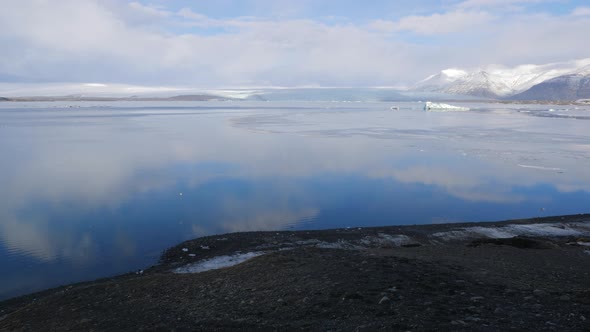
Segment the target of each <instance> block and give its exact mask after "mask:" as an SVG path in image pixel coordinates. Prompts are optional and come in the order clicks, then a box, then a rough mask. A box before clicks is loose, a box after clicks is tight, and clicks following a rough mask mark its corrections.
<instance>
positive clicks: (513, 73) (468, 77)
mask: <svg viewBox="0 0 590 332" xmlns="http://www.w3.org/2000/svg"><path fill="white" fill-rule="evenodd" d="M572 75H577V76H576V77H578V76H579V77H580V80H581V81H582V83H580V84H582V86H578V85H579V84H578V85H576V84H573V83H571V81H572V79H573V78H572V77H571V76H572ZM558 77H562V79H560V80H557V81H552V82H551V86H552V88H551V90H552V91H554V93H553V94H552V95H553V96H554V97H555V98H558V99H559V100H572V99H573V98H574V96H575V98H576V99H580V98H590V92H588V91H587V89H586V88H585V85H584V83H583V82H585V81H584V80H583V78H584V77H590V58H586V59H580V60H574V61H568V62H556V63H549V64H544V65H530V64H529V65H519V66H516V67H505V66H499V65H488V66H484V67H481V68H476V69H474V70H465V69H460V68H449V69H444V70H442V71H440V72H439V73H437V74H434V75H430V76H429V77H427V78H426V79H424V80H421V81H419V82H418V83H416V84H415V85H414V86H412V87H411V88H410V90H411V91H419V92H438V93H448V94H455V95H468V96H476V97H483V98H490V99H511V98H512V97H516V98H517V99H519V100H522V98H525V96H530V97H534V96H540V97H542V95H539V94H535V93H529V94H526V93H525V92H526V91H528V90H530V89H532V88H534V87H536V86H537V85H539V84H543V83H546V82H548V81H549V80H552V79H555V78H558ZM568 77H570V79H567V78H568ZM580 80H578V81H580ZM578 81H576V82H578ZM558 85H559V87H558ZM546 86H547V84H545V85H544V86H543V87H545V89H546ZM543 87H541V88H539V87H538V88H535V90H534V91H540V90H541V89H542V88H543ZM568 89H569V90H568ZM572 89H573V90H576V91H572ZM557 91H560V92H559V93H558V92H557ZM532 99H537V98H532Z"/></svg>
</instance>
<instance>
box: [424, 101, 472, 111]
mask: <svg viewBox="0 0 590 332" xmlns="http://www.w3.org/2000/svg"><path fill="white" fill-rule="evenodd" d="M424 110H425V111H469V108H468V107H461V106H454V105H449V104H441V103H433V102H430V101H427V102H426V104H425V105H424Z"/></svg>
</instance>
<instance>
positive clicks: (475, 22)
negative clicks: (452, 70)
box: [376, 10, 493, 35]
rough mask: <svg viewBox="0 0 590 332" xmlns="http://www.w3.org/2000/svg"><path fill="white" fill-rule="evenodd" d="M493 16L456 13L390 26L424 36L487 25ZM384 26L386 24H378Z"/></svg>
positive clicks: (411, 20) (412, 19) (421, 17)
mask: <svg viewBox="0 0 590 332" xmlns="http://www.w3.org/2000/svg"><path fill="white" fill-rule="evenodd" d="M492 19H493V16H492V15H491V14H489V13H486V12H476V11H462V10H459V11H454V12H447V13H443V14H438V13H437V14H432V15H428V16H407V17H404V18H402V19H401V20H399V21H398V22H395V23H393V24H391V25H390V28H392V29H393V30H394V31H411V32H415V33H418V34H423V35H438V34H448V33H452V32H462V31H466V30H467V29H471V28H473V27H475V26H479V25H482V24H486V23H487V22H489V21H491V20H492ZM376 23H377V24H378V25H379V24H380V25H382V26H384V23H383V22H381V23H379V22H376ZM385 26H386V25H385Z"/></svg>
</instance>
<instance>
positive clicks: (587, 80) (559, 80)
mask: <svg viewBox="0 0 590 332" xmlns="http://www.w3.org/2000/svg"><path fill="white" fill-rule="evenodd" d="M587 98H590V74H588V75H581V74H572V75H562V76H558V77H555V78H552V79H549V80H546V81H545V82H542V83H539V84H537V85H535V86H533V87H532V88H530V89H528V90H526V91H524V92H522V93H519V94H517V95H514V96H512V97H511V98H510V99H516V100H578V99H587Z"/></svg>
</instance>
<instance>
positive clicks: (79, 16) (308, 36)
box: [0, 0, 590, 88]
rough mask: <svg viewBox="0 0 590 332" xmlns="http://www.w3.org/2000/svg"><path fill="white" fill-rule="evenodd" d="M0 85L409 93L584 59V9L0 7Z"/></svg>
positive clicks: (491, 5)
mask: <svg viewBox="0 0 590 332" xmlns="http://www.w3.org/2000/svg"><path fill="white" fill-rule="evenodd" d="M0 8H2V10H0V43H1V45H2V47H1V48H0V83H56V82H79V83H119V84H137V85H150V86H194V87H208V88H230V87H231V88H236V87H263V86H285V87H300V86H347V87H354V86H392V87H400V86H408V85H411V84H413V83H414V82H417V81H419V80H421V79H423V78H424V77H426V76H428V75H431V74H433V73H436V72H438V71H440V70H442V69H445V68H476V67H478V66H484V65H489V64H499V65H505V66H514V65H520V64H528V63H531V64H544V63H549V62H560V61H570V60H575V59H581V58H588V57H590V43H588V42H587V33H588V32H587V31H588V29H589V28H588V27H590V1H588V0H439V1H433V0H413V1H393V0H371V1H360V0H356V1H353V0H215V1H213V0H193V1H188V0H147V1H144V0H138V1H125V0H59V1H55V0H18V1H17V0H0Z"/></svg>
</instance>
